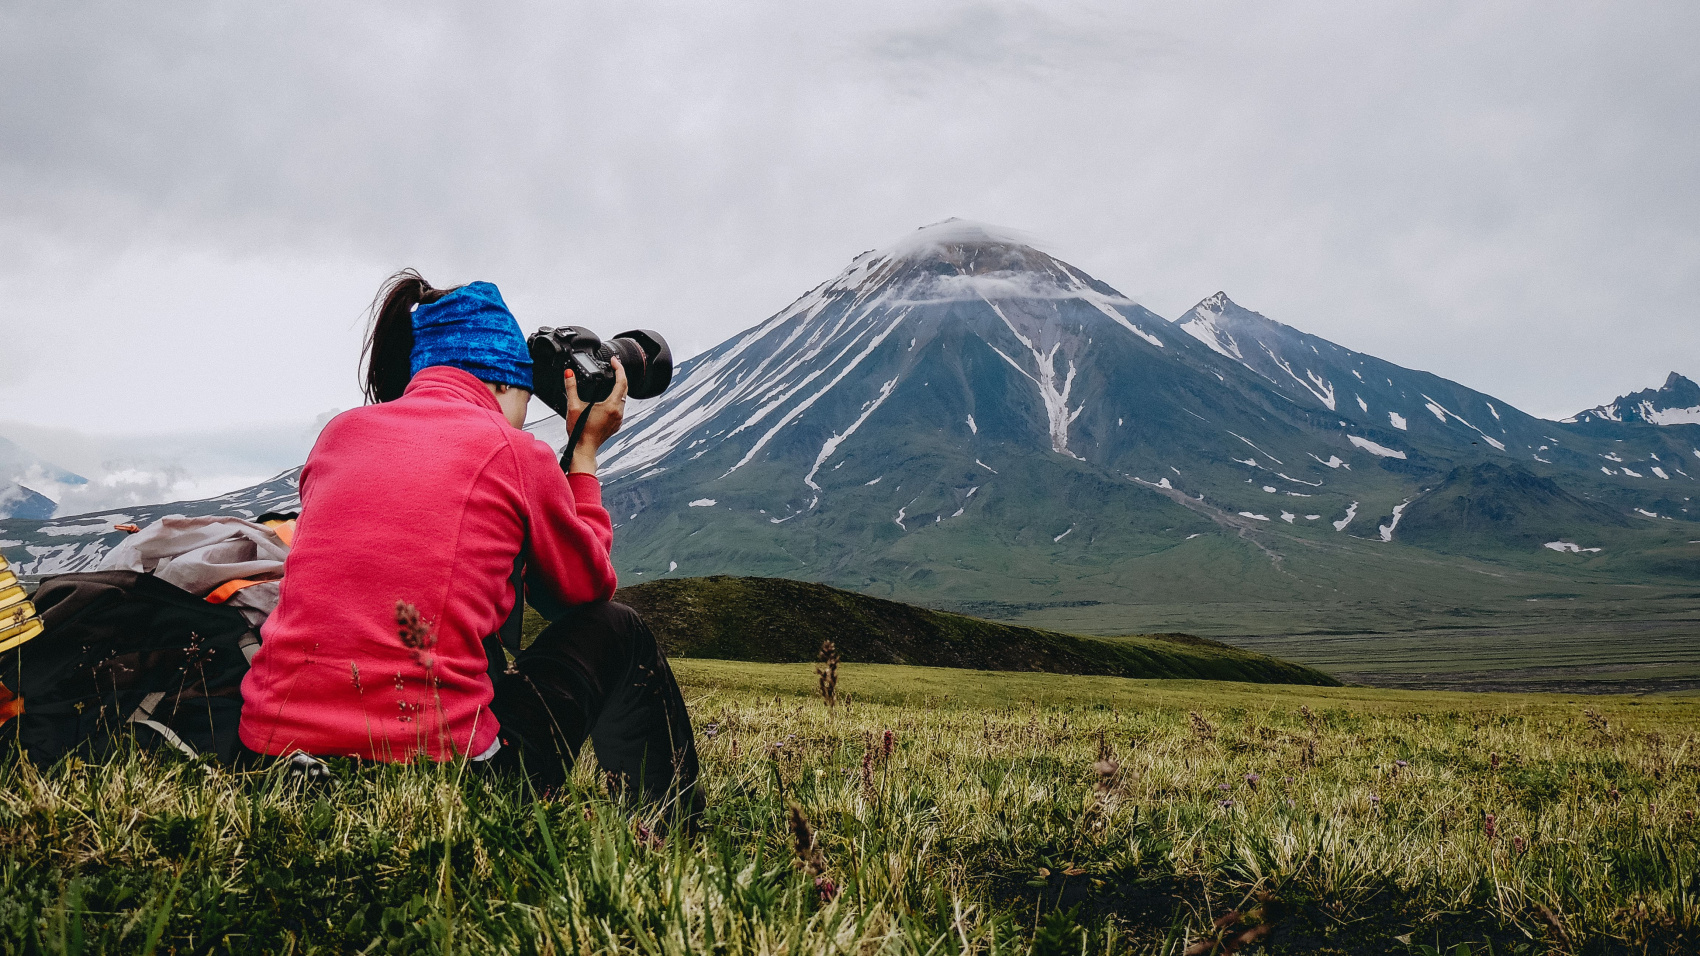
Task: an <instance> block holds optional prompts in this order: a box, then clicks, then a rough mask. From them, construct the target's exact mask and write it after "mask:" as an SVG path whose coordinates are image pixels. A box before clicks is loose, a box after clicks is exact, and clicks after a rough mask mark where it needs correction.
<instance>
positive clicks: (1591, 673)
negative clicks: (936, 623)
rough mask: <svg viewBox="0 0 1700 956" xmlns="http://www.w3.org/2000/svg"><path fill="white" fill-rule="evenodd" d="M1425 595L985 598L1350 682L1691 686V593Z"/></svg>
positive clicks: (1025, 620) (1040, 620) (1699, 636)
mask: <svg viewBox="0 0 1700 956" xmlns="http://www.w3.org/2000/svg"><path fill="white" fill-rule="evenodd" d="M1573 587H1575V588H1576V590H1574V591H1571V592H1557V593H1553V592H1540V593H1531V594H1527V595H1519V596H1516V597H1514V598H1501V599H1499V600H1480V601H1477V602H1475V603H1471V604H1469V605H1467V606H1453V605H1449V604H1445V603H1442V600H1441V599H1443V598H1444V597H1445V591H1444V590H1440V591H1437V592H1436V597H1435V599H1434V600H1431V601H1385V602H1377V601H1356V602H1348V601H1339V602H1326V601H1316V602H1275V601H1271V602H1246V603H1219V604H1210V603H1196V602H1195V603H1190V604H1185V605H1165V604H1138V605H1133V604H1112V603H1097V602H1059V603H1057V604H1054V605H1046V604H1043V603H1035V604H1032V605H1026V606H1020V607H1016V606H1008V607H998V606H984V607H979V608H976V610H978V611H979V613H982V614H984V615H986V616H988V617H994V618H997V619H1000V620H1006V621H1011V622H1019V623H1021V624H1024V625H1027V626H1030V627H1045V628H1053V629H1056V630H1060V631H1066V632H1070V633H1076V634H1093V635H1112V634H1126V633H1132V632H1135V631H1142V632H1153V631H1182V632H1187V633H1193V634H1200V635H1204V636H1208V637H1211V638H1214V639H1215V640H1219V641H1223V642H1225V643H1228V644H1232V645H1234V646H1236V647H1242V648H1245V649H1247V650H1253V651H1258V652H1260V653H1264V654H1269V655H1271V656H1274V657H1278V658H1281V659H1283V660H1289V661H1293V662H1295V663H1299V664H1305V665H1308V666H1310V667H1315V668H1317V669H1319V670H1322V671H1324V672H1326V673H1328V674H1330V675H1332V676H1334V677H1337V678H1339V679H1340V680H1343V681H1346V682H1347V683H1353V684H1371V685H1374V686H1379V687H1404V688H1410V689H1424V690H1469V691H1518V692H1550V693H1571V694H1575V693H1579V694H1627V693H1673V692H1685V691H1692V690H1696V689H1700V592H1696V591H1695V590H1694V589H1692V588H1677V587H1668V586H1666V587H1633V588H1630V587H1621V586H1619V587H1613V588H1610V589H1605V588H1599V589H1589V588H1586V587H1582V586H1574V585H1573Z"/></svg>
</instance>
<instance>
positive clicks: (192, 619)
mask: <svg viewBox="0 0 1700 956" xmlns="http://www.w3.org/2000/svg"><path fill="white" fill-rule="evenodd" d="M35 607H36V610H37V612H38V613H39V614H40V615H41V619H42V622H43V624H45V630H44V631H43V632H42V633H41V634H40V636H38V637H36V638H35V639H33V640H31V641H29V642H28V643H25V644H23V645H21V646H18V647H16V648H14V649H12V650H9V651H6V652H4V653H0V685H4V690H3V691H0V696H8V695H6V694H5V692H8V691H9V696H11V697H13V698H15V700H14V706H13V707H11V708H8V710H9V711H11V712H15V713H16V715H15V716H13V717H11V719H10V720H7V721H5V722H4V723H3V724H0V749H4V748H8V747H12V746H17V747H20V748H21V749H22V750H23V751H24V753H25V754H26V755H27V756H28V757H29V758H30V759H31V760H32V761H34V762H35V763H37V764H41V765H45V764H48V763H52V762H53V761H55V760H58V759H59V758H60V757H63V756H65V755H66V754H69V753H73V752H76V753H82V754H84V755H88V756H95V755H99V754H101V753H103V752H105V751H108V750H110V749H111V747H112V745H113V744H114V743H115V742H116V741H117V740H118V738H119V736H120V735H121V734H128V733H129V732H130V730H131V728H133V727H140V728H145V731H146V732H145V733H140V734H137V735H136V736H137V738H138V739H139V740H141V741H142V742H143V743H144V745H148V746H153V747H162V746H169V747H172V748H174V749H176V750H179V751H182V752H183V753H185V754H187V755H189V756H191V757H194V756H197V755H200V754H207V755H209V756H214V757H217V758H219V759H220V760H222V761H225V762H229V761H231V760H233V759H234V758H235V757H236V755H237V753H238V751H239V750H240V749H241V748H240V741H239V739H238V738H237V735H236V731H237V727H238V725H239V723H240V721H241V717H242V678H243V676H244V675H246V674H247V672H248V660H249V658H250V657H252V656H253V653H254V652H255V651H256V650H258V649H259V646H260V639H259V636H258V634H257V633H255V631H254V629H253V628H252V627H251V626H250V625H249V623H248V621H247V619H246V618H244V617H243V616H242V614H241V612H240V611H238V610H237V609H236V608H234V607H230V606H227V605H221V604H210V603H208V602H207V601H206V600H204V599H202V598H198V597H196V596H195V595H193V594H190V593H189V592H187V591H185V590H183V589H182V588H179V587H176V586H175V585H172V584H168V583H166V582H165V581H162V580H160V579H159V578H157V577H155V576H154V575H152V574H145V573H142V572H139V571H93V572H87V573H81V574H60V575H56V576H53V577H50V578H46V579H44V580H43V581H42V583H41V586H40V588H38V589H37V590H36V593H35ZM19 703H21V705H22V706H21V712H17V711H19V710H20V708H18V707H16V706H15V705H16V704H19Z"/></svg>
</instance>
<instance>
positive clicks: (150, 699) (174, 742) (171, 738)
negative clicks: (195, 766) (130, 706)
mask: <svg viewBox="0 0 1700 956" xmlns="http://www.w3.org/2000/svg"><path fill="white" fill-rule="evenodd" d="M164 699H165V691H162V690H156V691H154V692H153V693H151V694H149V695H147V696H146V697H143V698H142V702H141V703H140V704H138V705H136V710H135V712H134V713H132V714H130V723H132V724H141V725H142V726H143V727H146V728H148V729H149V730H152V731H154V732H155V733H158V734H159V735H160V736H161V737H164V738H165V742H166V743H168V744H170V745H171V746H173V747H176V748H177V749H178V750H181V751H183V753H184V754H186V755H188V756H189V757H191V758H193V757H199V756H200V753H199V752H197V751H196V750H195V748H194V747H191V746H189V744H188V743H187V742H186V741H184V739H183V738H182V737H179V736H177V732H176V731H175V730H172V729H171V728H170V727H167V726H165V725H164V724H162V723H160V722H159V721H157V720H154V719H153V712H154V709H155V708H157V707H158V706H159V702H160V701H162V700H164Z"/></svg>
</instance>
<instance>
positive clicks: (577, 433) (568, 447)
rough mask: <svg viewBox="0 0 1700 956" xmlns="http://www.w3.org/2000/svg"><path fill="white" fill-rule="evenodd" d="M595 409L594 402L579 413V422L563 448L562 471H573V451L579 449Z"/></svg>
mask: <svg viewBox="0 0 1700 956" xmlns="http://www.w3.org/2000/svg"><path fill="white" fill-rule="evenodd" d="M595 407H596V403H594V402H592V403H591V404H589V405H586V406H585V407H584V411H582V412H579V414H578V421H576V422H573V430H572V433H571V434H569V435H568V436H567V443H566V444H565V445H563V446H562V447H561V470H562V471H568V470H570V469H571V467H572V463H573V449H575V448H577V447H578V440H579V438H581V437H583V435H584V424H585V422H588V421H589V420H590V410H591V409H592V408H595Z"/></svg>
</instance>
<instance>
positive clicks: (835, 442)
mask: <svg viewBox="0 0 1700 956" xmlns="http://www.w3.org/2000/svg"><path fill="white" fill-rule="evenodd" d="M896 387H897V379H896V378H893V379H892V380H891V381H889V382H886V383H885V384H884V385H881V386H880V393H879V395H878V396H877V397H875V398H874V400H873V401H871V402H868V403H867V404H866V405H864V406H863V407H862V414H860V415H858V416H856V420H855V421H853V422H851V423H850V427H849V428H846V429H844V430H843V431H842V432H839V433H838V434H836V435H833V436H832V437H831V438H828V439H827V440H826V444H824V445H822V446H821V449H820V454H819V455H816V456H815V464H814V467H812V468H810V469H809V473H808V474H806V475H804V476H803V484H805V485H808V486H809V487H810V488H812V489H814V490H815V491H819V490H820V485H817V484H815V473H816V472H818V471H820V466H822V465H824V464H826V460H827V459H828V458H831V457H832V453H833V452H835V451H837V450H838V446H839V445H842V444H844V439H846V438H849V437H850V436H851V435H853V434H855V432H856V429H858V428H861V427H862V423H863V422H865V421H867V420H868V416H869V415H872V414H873V413H874V412H876V411H878V410H879V407H880V406H881V405H883V404H885V400H886V399H888V398H890V397H891V391H892V389H894V388H896ZM968 421H969V423H970V424H972V423H973V421H974V419H973V418H969V419H968Z"/></svg>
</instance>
